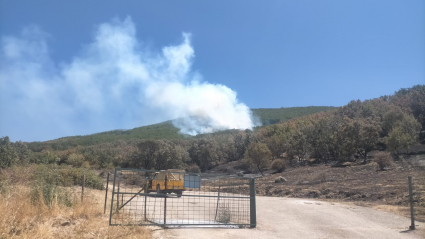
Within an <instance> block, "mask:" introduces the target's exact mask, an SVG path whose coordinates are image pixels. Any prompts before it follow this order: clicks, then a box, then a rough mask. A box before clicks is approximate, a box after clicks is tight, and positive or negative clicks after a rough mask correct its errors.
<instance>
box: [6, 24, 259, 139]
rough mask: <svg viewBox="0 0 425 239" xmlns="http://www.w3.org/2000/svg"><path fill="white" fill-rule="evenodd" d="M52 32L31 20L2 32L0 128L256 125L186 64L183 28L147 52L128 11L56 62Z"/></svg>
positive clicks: (71, 131)
mask: <svg viewBox="0 0 425 239" xmlns="http://www.w3.org/2000/svg"><path fill="white" fill-rule="evenodd" d="M51 37H52V36H50V35H48V34H47V33H45V32H43V31H42V30H41V29H40V28H39V27H37V26H30V27H27V28H25V29H24V30H23V32H22V33H21V35H20V36H19V37H16V36H3V37H2V38H1V51H0V97H1V98H0V99H1V101H0V112H1V117H0V118H1V119H0V134H1V135H0V136H5V135H9V136H11V139H12V140H25V141H31V140H47V139H53V138H57V137H61V136H67V135H76V134H90V133H95V132H100V131H105V130H111V129H116V128H133V127H138V126H140V125H141V124H149V123H156V122H159V121H163V120H168V119H177V120H175V121H174V125H175V126H176V127H178V128H180V129H181V132H182V133H185V134H190V135H196V134H199V133H210V132H214V131H218V130H224V129H252V127H253V126H255V123H254V121H253V118H252V115H251V111H250V110H249V108H248V107H247V106H246V105H245V104H243V103H240V102H239V101H238V99H237V97H236V92H234V91H233V90H231V89H230V88H228V87H226V86H224V85H218V84H210V83H208V82H205V81H203V79H202V76H201V75H199V74H198V73H196V72H194V71H192V70H191V64H192V61H193V59H194V50H193V48H192V46H191V42H190V34H187V33H184V34H183V42H182V43H181V44H180V45H177V46H167V47H164V48H163V49H162V51H161V52H152V51H151V50H147V49H146V47H144V45H143V44H142V43H141V42H139V41H138V40H137V38H136V31H135V26H134V23H133V22H132V20H131V18H130V17H127V18H126V19H125V20H123V21H121V20H119V19H114V20H112V21H111V22H109V23H104V24H101V25H100V26H98V28H97V31H96V34H95V39H94V41H93V42H92V43H90V44H88V45H86V46H85V47H84V48H83V49H82V51H81V52H80V53H79V54H78V55H76V56H75V57H74V58H73V59H72V60H71V61H70V62H61V63H55V62H53V61H52V60H51V58H50V53H49V48H48V44H47V42H48V39H49V38H51Z"/></svg>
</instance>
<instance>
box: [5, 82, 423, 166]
mask: <svg viewBox="0 0 425 239" xmlns="http://www.w3.org/2000/svg"><path fill="white" fill-rule="evenodd" d="M321 110H324V111H321ZM317 111H320V112H318V113H316V112H317ZM253 112H254V114H255V115H257V116H258V117H259V118H260V120H261V121H263V122H264V123H265V124H266V125H265V126H263V127H259V128H256V129H255V130H254V131H249V130H245V131H242V130H227V131H221V132H217V133H214V134H205V135H198V136H196V137H190V136H185V135H182V134H179V133H178V131H179V130H178V129H177V128H175V127H174V126H173V125H172V122H170V121H167V122H163V123H160V124H155V125H149V126H144V127H140V128H135V129H132V130H115V131H109V132H103V133H98V134H93V135H88V136H74V137H65V138H60V139H56V140H51V141H47V142H32V143H23V142H20V141H18V142H10V140H9V138H8V137H7V136H6V137H2V138H0V168H4V167H9V166H11V165H15V164H26V163H35V164H64V165H73V166H75V167H82V166H84V167H90V168H104V167H109V168H112V167H135V168H146V169H167V168H187V167H192V166H194V167H199V168H200V170H201V171H205V170H208V169H211V168H212V167H214V166H216V165H218V164H219V163H223V162H230V161H240V160H243V162H244V164H246V165H250V166H252V167H253V168H254V169H260V168H266V167H269V166H270V164H272V162H273V163H275V164H278V165H284V164H287V163H292V162H293V159H297V161H298V162H303V161H305V160H313V161H314V162H318V163H320V162H325V163H326V162H329V161H338V162H340V163H341V162H345V161H352V160H357V159H361V160H363V161H364V162H366V161H367V160H368V153H369V152H371V151H373V150H381V151H387V152H386V153H388V154H389V153H391V154H393V155H400V154H406V153H411V151H410V149H411V148H412V147H414V146H415V147H416V146H422V145H423V144H424V143H425V133H424V129H425V85H416V86H413V87H411V88H407V89H401V90H399V91H397V92H395V94H394V95H390V96H381V97H379V98H375V99H371V100H365V101H360V100H356V101H355V100H353V101H351V102H349V103H348V104H347V105H345V106H343V107H339V108H337V109H332V108H331V107H301V108H281V109H254V110H253ZM271 122H279V123H277V124H271V125H267V124H268V123H271ZM421 143H422V145H421ZM256 160H259V161H256ZM279 160H280V161H279ZM282 160H283V161H282ZM272 166H273V165H272Z"/></svg>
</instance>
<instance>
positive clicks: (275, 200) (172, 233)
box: [153, 196, 425, 239]
mask: <svg viewBox="0 0 425 239" xmlns="http://www.w3.org/2000/svg"><path fill="white" fill-rule="evenodd" d="M256 199H257V227H256V228H254V229H248V228H246V229H217V228H172V229H162V228H159V227H155V228H154V234H153V235H154V238H199V239H202V238H215V239H227V238H231V239H237V238H321V239H324V238H327V239H331V238H385V239H391V238H412V239H414V238H417V239H419V238H421V239H423V238H425V230H424V227H425V224H424V223H419V222H417V223H416V225H417V229H419V230H416V231H408V230H407V229H408V226H409V225H410V219H409V218H405V217H402V216H399V215H396V214H392V213H387V212H382V211H377V210H373V209H370V208H366V207H359V206H352V205H347V204H343V203H331V202H322V201H315V200H308V199H298V198H283V197H261V196H258V197H257V198H256Z"/></svg>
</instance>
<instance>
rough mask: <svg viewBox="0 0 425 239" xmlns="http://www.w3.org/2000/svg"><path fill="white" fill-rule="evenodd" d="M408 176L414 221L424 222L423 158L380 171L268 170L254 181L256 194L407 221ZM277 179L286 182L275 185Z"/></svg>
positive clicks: (360, 167)
mask: <svg viewBox="0 0 425 239" xmlns="http://www.w3.org/2000/svg"><path fill="white" fill-rule="evenodd" d="M240 166H241V165H240V164H239V163H237V162H232V163H228V164H224V165H220V166H218V167H216V168H215V169H214V171H215V172H216V173H225V174H233V173H235V172H236V173H237V172H240V170H241V168H240ZM246 176H248V175H246ZM250 176H251V175H250ZM408 176H412V177H413V182H414V201H415V214H416V216H415V219H417V220H418V221H422V222H425V155H413V156H409V157H406V159H403V160H398V161H396V162H394V163H393V165H392V166H391V167H388V168H387V169H386V170H384V171H381V170H378V166H377V165H376V163H374V162H370V163H368V164H360V163H359V164H355V163H354V164H350V165H347V166H346V167H332V165H323V164H322V165H315V166H299V167H288V168H287V169H286V170H285V171H283V172H281V173H275V172H273V171H271V170H268V171H266V172H265V176H264V177H258V178H257V179H256V193H257V195H261V196H271V197H294V198H315V199H320V200H326V201H339V202H346V203H354V204H356V205H361V206H366V207H372V208H375V209H378V210H384V211H390V212H393V213H398V214H401V215H404V216H408V217H410V211H409V193H408V192H409V191H408V179H407V177H408ZM279 177H283V178H285V179H286V182H278V183H276V182H275V181H276V179H278V178H279Z"/></svg>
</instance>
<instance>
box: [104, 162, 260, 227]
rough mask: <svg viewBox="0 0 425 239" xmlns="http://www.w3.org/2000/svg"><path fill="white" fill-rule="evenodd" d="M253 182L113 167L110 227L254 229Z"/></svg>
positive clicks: (226, 177) (175, 171) (177, 172)
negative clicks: (153, 226)
mask: <svg viewBox="0 0 425 239" xmlns="http://www.w3.org/2000/svg"><path fill="white" fill-rule="evenodd" d="M254 184H255V182H254V179H252V178H243V177H229V176H214V175H205V174H193V173H186V172H182V171H178V170H169V171H148V170H135V169H115V174H114V181H113V188H112V198H111V207H110V225H112V226H114V225H163V226H206V227H235V228H240V227H255V226H256V212H255V185H254Z"/></svg>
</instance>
